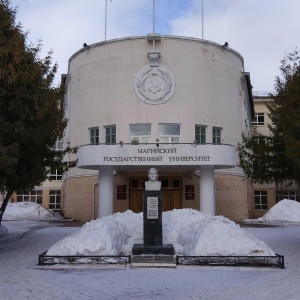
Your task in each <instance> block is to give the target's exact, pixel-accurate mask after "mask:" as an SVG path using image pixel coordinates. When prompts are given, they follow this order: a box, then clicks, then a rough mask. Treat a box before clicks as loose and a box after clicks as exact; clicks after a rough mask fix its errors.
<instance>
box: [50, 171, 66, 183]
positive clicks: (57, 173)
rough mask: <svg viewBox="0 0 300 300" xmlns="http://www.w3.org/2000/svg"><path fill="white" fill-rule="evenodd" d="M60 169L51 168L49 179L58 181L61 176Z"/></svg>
mask: <svg viewBox="0 0 300 300" xmlns="http://www.w3.org/2000/svg"><path fill="white" fill-rule="evenodd" d="M62 174H63V171H62V169H51V173H50V176H49V180H53V181H59V180H61V178H62Z"/></svg>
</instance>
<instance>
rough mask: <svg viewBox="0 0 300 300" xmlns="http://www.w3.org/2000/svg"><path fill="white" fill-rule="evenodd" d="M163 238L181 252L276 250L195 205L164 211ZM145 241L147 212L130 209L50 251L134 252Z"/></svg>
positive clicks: (89, 225)
mask: <svg viewBox="0 0 300 300" xmlns="http://www.w3.org/2000/svg"><path fill="white" fill-rule="evenodd" d="M162 220H163V225H162V226H163V242H164V244H173V245H174V248H175V253H176V254H178V255H188V256H189V255H224V256H225V255H238V256H239V255H240V256H242V255H246V256H248V255H255V256H273V255H275V253H274V252H273V251H272V250H271V249H270V248H269V247H268V246H267V245H266V244H265V243H263V242H261V241H259V240H258V239H257V238H255V237H254V236H252V235H251V234H249V233H248V232H246V231H245V230H243V229H242V228H241V227H240V226H239V225H237V224H236V223H234V222H232V221H230V220H229V219H227V218H225V217H222V216H215V217H213V216H211V215H209V214H204V213H201V212H199V211H197V210H193V209H178V210H173V211H168V212H164V213H163V216H162ZM142 241H143V214H142V213H139V214H136V213H133V212H132V211H130V210H128V211H126V212H124V213H116V214H113V215H111V216H107V217H103V218H100V219H97V220H93V221H91V222H88V223H86V224H85V225H84V226H83V227H82V228H81V230H79V231H78V232H76V233H74V234H73V235H71V236H68V237H66V238H64V239H63V240H61V241H59V242H58V243H56V244H55V245H53V246H52V247H50V249H49V250H48V252H47V255H130V254H131V250H132V247H133V245H134V243H142Z"/></svg>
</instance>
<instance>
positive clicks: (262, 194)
mask: <svg viewBox="0 0 300 300" xmlns="http://www.w3.org/2000/svg"><path fill="white" fill-rule="evenodd" d="M263 202H265V203H263ZM254 209H255V210H264V211H265V210H268V209H269V205H268V191H267V190H255V191H254Z"/></svg>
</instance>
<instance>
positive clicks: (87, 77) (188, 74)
mask: <svg viewBox="0 0 300 300" xmlns="http://www.w3.org/2000/svg"><path fill="white" fill-rule="evenodd" d="M65 86H66V94H65V104H64V105H65V107H64V109H65V116H66V118H67V119H68V127H67V129H66V132H65V137H64V142H65V144H66V145H69V146H71V147H75V146H78V147H79V151H78V154H77V158H78V167H77V168H74V169H71V170H70V171H69V172H68V174H66V176H65V178H64V183H63V190H62V196H63V197H62V198H63V199H62V205H63V208H64V210H65V215H66V216H68V217H72V218H74V219H77V220H83V221H87V220H90V219H93V218H97V217H98V216H100V217H101V216H105V215H108V214H111V213H113V212H118V211H125V210H127V209H131V210H133V211H135V212H140V211H142V210H143V207H142V203H143V193H144V182H145V180H147V172H148V169H149V168H150V167H155V168H156V169H157V170H158V174H159V180H160V181H161V183H162V195H163V201H162V203H163V210H165V211H166V210H171V209H179V208H194V209H200V210H201V211H203V212H207V213H211V214H222V215H224V216H226V217H229V218H231V219H233V220H235V221H239V220H242V219H244V218H247V217H248V216H249V211H250V210H251V209H252V199H251V198H252V197H251V196H249V195H250V194H251V193H250V192H251V191H250V186H249V184H248V182H247V180H246V178H245V177H244V175H243V173H242V171H241V170H240V169H239V168H238V167H237V153H236V145H237V143H238V142H239V141H240V139H241V134H242V132H246V133H248V132H249V131H250V126H251V119H252V117H253V114H254V111H253V99H252V93H251V84H250V75H249V73H246V72H245V71H244V64H243V58H242V56H241V55H240V54H239V53H237V52H236V51H234V50H233V49H230V48H228V47H227V46H225V45H224V46H223V45H218V44H216V43H212V42H209V41H206V40H201V39H193V38H185V37H176V36H160V35H159V34H155V35H151V34H150V35H148V36H142V37H130V38H123V39H116V40H111V41H105V42H102V43H97V44H93V45H89V46H86V47H84V48H82V49H80V50H79V51H78V52H76V53H75V54H74V55H73V56H72V57H71V58H70V60H69V70H68V74H67V75H66V77H65ZM74 158H76V157H68V158H67V159H74Z"/></svg>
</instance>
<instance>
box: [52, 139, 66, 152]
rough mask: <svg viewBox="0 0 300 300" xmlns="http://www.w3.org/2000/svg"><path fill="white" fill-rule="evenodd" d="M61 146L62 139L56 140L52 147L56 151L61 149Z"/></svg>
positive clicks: (62, 144)
mask: <svg viewBox="0 0 300 300" xmlns="http://www.w3.org/2000/svg"><path fill="white" fill-rule="evenodd" d="M63 146H64V143H63V140H56V142H55V144H54V146H53V149H54V150H56V151H62V150H63V149H64V148H63Z"/></svg>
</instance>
